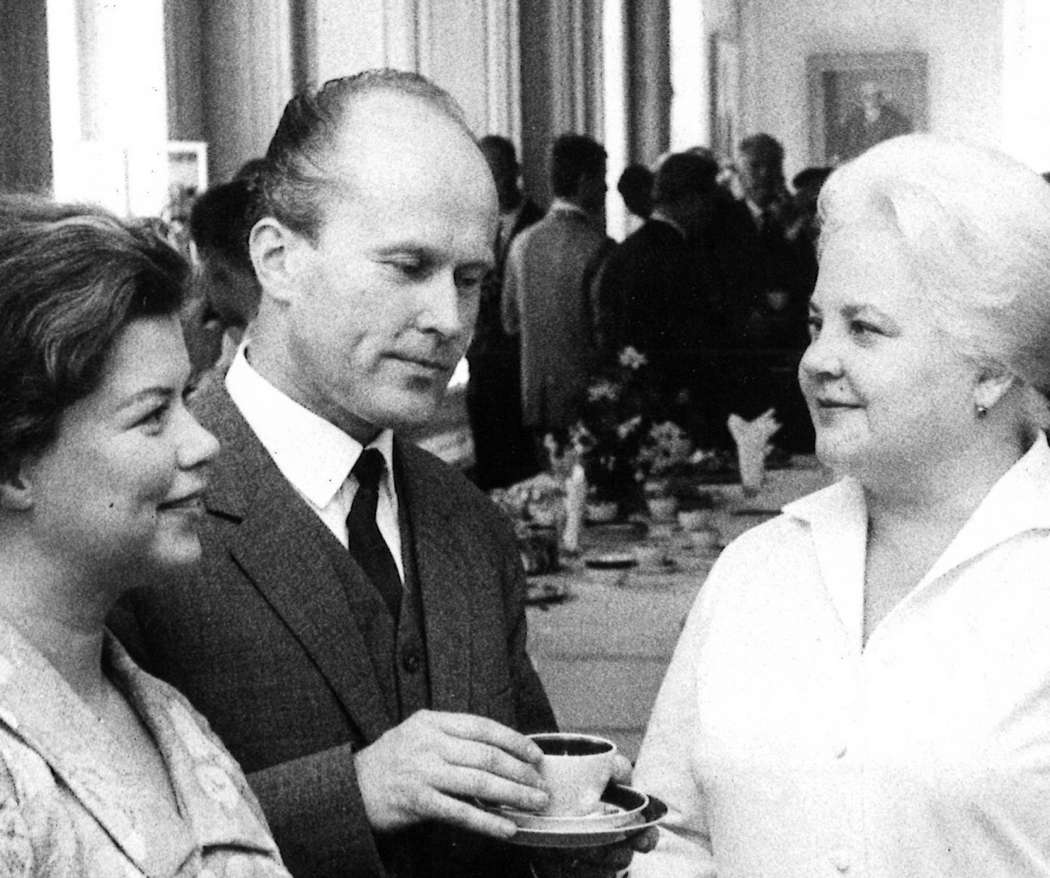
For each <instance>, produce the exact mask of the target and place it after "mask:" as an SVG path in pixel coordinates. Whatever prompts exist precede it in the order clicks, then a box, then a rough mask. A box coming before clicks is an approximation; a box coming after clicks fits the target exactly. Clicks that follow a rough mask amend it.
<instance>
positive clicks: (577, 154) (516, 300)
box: [503, 134, 612, 441]
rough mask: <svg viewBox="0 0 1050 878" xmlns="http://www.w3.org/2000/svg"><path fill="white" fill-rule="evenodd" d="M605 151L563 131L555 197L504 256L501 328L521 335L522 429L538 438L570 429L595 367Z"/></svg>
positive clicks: (554, 159) (554, 155) (556, 151)
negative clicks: (594, 286)
mask: <svg viewBox="0 0 1050 878" xmlns="http://www.w3.org/2000/svg"><path fill="white" fill-rule="evenodd" d="M605 165H606V154H605V149H604V147H602V145H601V144H600V143H598V142H597V141H596V140H594V139H593V138H591V137H587V136H585V135H581V134H563V135H561V136H560V137H559V138H558V139H557V140H555V142H554V145H553V146H552V148H551V158H550V175H551V188H552V189H553V191H554V195H555V199H554V203H553V204H552V205H551V209H550V211H549V212H548V214H547V216H545V217H544V218H543V219H542V220H540V221H539V222H538V223H536V224H535V225H534V226H532V227H531V228H529V229H526V230H525V232H524V233H522V234H521V235H520V236H519V237H518V238H517V239H516V240H515V241H514V243H513V245H512V246H511V248H510V254H509V255H508V257H507V267H506V272H505V275H504V286H503V327H504V329H505V330H506V331H507V333H508V334H510V335H520V337H521V394H522V413H523V418H524V423H525V426H526V427H528V428H530V429H531V430H533V431H534V435H535V436H536V438H537V440H540V441H541V440H542V438H543V436H544V435H545V434H546V433H549V432H551V431H553V430H560V429H563V428H567V427H569V426H571V425H572V424H573V423H574V422H575V420H576V417H577V414H578V407H579V401H580V396H581V394H582V393H583V390H584V388H585V387H586V385H587V381H588V378H589V376H590V374H591V370H592V369H593V368H594V365H595V359H596V353H597V336H596V330H595V326H596V324H597V323H598V322H599V321H600V320H601V318H600V317H599V316H598V315H596V314H595V311H596V306H595V303H594V301H593V300H592V298H591V295H590V287H591V281H592V280H593V278H594V277H595V275H596V273H597V271H598V269H599V267H600V265H601V261H602V259H603V258H604V257H605V255H606V254H607V253H608V250H609V248H610V247H611V246H612V240H611V239H610V238H609V237H608V236H607V235H606V234H605V232H604V231H603V229H604V203H605V193H606V190H607V187H606V183H605V171H606V167H605Z"/></svg>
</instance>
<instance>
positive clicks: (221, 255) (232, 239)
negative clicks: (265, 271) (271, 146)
mask: <svg viewBox="0 0 1050 878" xmlns="http://www.w3.org/2000/svg"><path fill="white" fill-rule="evenodd" d="M251 199H252V188H251V183H250V182H249V181H248V180H246V179H235V180H231V181H230V182H229V183H222V184H220V185H218V186H212V187H211V188H210V189H208V190H207V191H206V192H205V193H204V194H203V195H201V196H200V197H199V198H198V199H197V200H196V201H195V202H194V203H193V208H192V209H191V211H190V235H191V237H192V239H193V245H194V250H195V253H196V266H195V271H194V279H193V280H194V285H195V289H196V293H197V295H198V296H199V297H200V298H201V300H202V302H203V312H202V315H201V319H202V322H203V323H204V324H205V325H207V324H208V323H209V322H210V321H214V322H215V323H216V324H217V325H218V330H219V331H220V332H221V333H222V338H223V346H222V347H223V353H222V356H221V357H220V358H219V360H218V363H217V364H216V365H217V366H218V367H219V368H220V370H221V368H222V366H223V364H225V365H229V362H230V360H231V359H232V356H233V350H235V349H236V346H237V345H238V344H239V343H240V341H241V338H242V337H243V335H244V331H245V329H246V328H247V327H248V324H249V323H251V321H252V320H253V319H254V318H255V313H256V311H258V309H259V297H260V295H261V292H260V288H259V281H258V280H257V279H256V277H255V269H253V268H252V262H251V259H250V258H249V256H248V232H249V231H250V230H251Z"/></svg>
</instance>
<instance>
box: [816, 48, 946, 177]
mask: <svg viewBox="0 0 1050 878" xmlns="http://www.w3.org/2000/svg"><path fill="white" fill-rule="evenodd" d="M806 77H807V80H808V86H809V132H810V133H809V143H810V161H811V163H812V164H814V165H830V166H834V165H838V164H841V163H842V162H844V161H848V160H849V159H851V158H854V157H855V156H857V155H859V154H860V153H862V152H863V151H864V150H866V149H868V148H869V147H871V146H874V145H875V144H876V143H879V142H880V141H883V140H887V139H889V138H890V137H896V136H897V135H900V134H907V133H909V132H911V131H923V130H925V129H926V126H927V115H928V110H927V96H926V55H925V54H924V53H922V52H840V53H828V54H819V55H811V56H810V57H809V58H807V59H806Z"/></svg>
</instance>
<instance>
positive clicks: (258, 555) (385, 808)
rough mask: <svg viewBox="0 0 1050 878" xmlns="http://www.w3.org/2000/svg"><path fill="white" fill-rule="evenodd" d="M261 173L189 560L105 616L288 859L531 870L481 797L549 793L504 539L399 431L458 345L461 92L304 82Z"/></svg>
mask: <svg viewBox="0 0 1050 878" xmlns="http://www.w3.org/2000/svg"><path fill="white" fill-rule="evenodd" d="M261 177H262V179H261V186H262V193H261V194H262V204H261V207H260V210H259V219H258V220H257V222H256V223H255V225H254V227H253V229H252V232H251V236H250V250H251V256H252V262H253V264H254V267H255V271H256V274H257V275H258V278H259V281H260V284H261V286H262V293H263V294H262V301H261V303H260V307H259V312H258V315H257V318H256V321H255V323H254V324H253V330H252V333H251V336H250V338H249V339H248V343H247V346H246V347H242V348H241V350H240V351H239V352H238V354H237V357H236V358H235V360H234V362H233V364H232V366H231V367H230V371H229V373H228V375H227V378H226V381H225V383H224V384H223V383H218V382H217V383H215V384H214V385H212V386H211V387H209V388H207V389H206V390H204V391H202V392H201V393H200V394H199V395H198V397H196V398H195V401H194V406H195V409H196V412H197V415H198V417H199V418H200V420H201V421H202V422H204V423H207V424H208V426H209V429H211V430H212V431H214V433H215V434H216V435H217V436H218V437H219V438H220V441H221V442H222V444H223V453H222V454H221V455H220V458H219V460H218V461H217V463H216V465H215V467H214V473H213V478H212V482H211V485H210V486H209V489H208V492H207V495H206V497H205V500H204V507H205V515H204V523H203V526H202V543H203V547H204V557H203V561H202V570H201V573H200V575H199V577H197V578H196V580H195V581H193V582H187V583H165V584H164V585H158V586H157V587H154V588H148V589H145V590H143V591H141V592H139V593H138V594H136V595H135V596H134V599H133V600H132V602H131V604H130V607H129V608H128V609H129V610H130V614H131V615H130V621H133V622H136V623H137V630H136V628H135V627H134V626H131V627H129V628H127V629H124V628H123V627H122V626H121V625H120V624H117V625H115V627H116V628H117V629H118V633H120V632H121V631H122V630H124V631H125V633H126V635H127V637H128V639H129V640H130V641H131V645H132V647H133V648H134V647H137V649H136V652H137V653H138V654H139V656H140V658H141V660H142V661H143V662H144V664H145V665H146V666H147V667H148V668H149V669H150V670H151V671H153V672H154V673H157V674H158V675H159V676H161V677H163V678H165V679H167V680H170V681H172V682H173V683H174V684H175V685H176V686H178V687H179V688H180V689H181V690H182V691H183V692H184V693H185V694H186V695H187V696H188V697H189V698H190V699H191V701H193V703H194V704H195V705H196V706H197V707H198V708H199V709H200V710H201V712H202V713H204V714H205V716H206V717H207V718H208V719H209V721H210V722H211V723H212V726H213V727H214V729H215V731H216V732H217V733H218V734H219V735H221V736H222V738H223V740H224V741H225V742H226V744H227V746H228V747H229V749H230V751H231V752H232V753H233V754H234V755H235V756H236V758H237V759H238V760H240V762H241V764H242V766H243V767H244V769H245V772H246V774H247V775H248V776H249V780H250V782H251V784H252V786H253V789H254V790H255V792H256V793H257V794H258V796H259V799H260V801H261V803H262V805H263V808H264V810H265V812H266V815H267V818H268V819H269V821H270V825H271V827H272V829H273V831H274V835H275V838H276V839H277V841H278V844H279V846H280V847H281V850H282V853H283V855H284V858H285V861H286V863H287V864H288V866H289V869H290V870H291V872H292V873H293V874H295V875H296V876H302V878H322V876H355V878H356V876H375V878H378V876H387V875H393V876H411V878H416V876H448V878H453V876H454V878H468V876H478V875H493V874H500V875H505V876H519V875H521V876H523V875H526V874H529V872H528V867H529V863H528V862H527V859H526V856H525V854H524V853H523V851H525V850H526V849H521V848H510V847H507V846H505V845H503V844H500V843H498V842H497V841H495V840H500V839H506V838H507V837H509V836H510V835H511V834H512V833H513V824H511V823H510V821H508V820H506V819H505V818H503V817H501V816H497V815H496V814H494V813H491V812H489V811H486V810H483V809H482V808H480V807H479V806H478V799H482V800H485V801H487V802H491V803H495V804H504V805H508V806H513V807H517V808H526V809H534V808H536V807H539V806H541V805H542V804H543V803H544V802H545V801H546V793H544V792H543V791H542V790H541V789H540V788H539V778H538V775H537V772H536V770H535V762H536V760H537V759H538V758H539V753H538V749H537V748H536V747H535V745H534V744H533V743H532V742H531V741H529V740H528V739H527V738H526V737H524V736H523V735H522V734H521V733H522V732H529V731H533V730H537V729H547V728H552V727H553V725H554V718H553V716H552V714H551V709H550V706H549V704H548V701H547V698H546V696H545V695H544V692H543V689H542V687H541V684H540V682H539V679H538V678H537V676H536V673H535V671H534V669H533V667H532V664H531V662H530V660H529V658H528V656H527V654H526V652H525V640H526V631H525V615H524V606H523V596H524V582H523V576H522V572H521V568H520V561H519V558H518V553H517V550H516V547H515V543H514V540H513V537H512V535H511V532H510V529H509V526H508V525H507V523H506V522H505V521H503V520H502V519H501V517H500V516H499V514H498V513H497V512H496V511H495V509H494V507H493V506H492V505H491V504H490V503H489V502H488V500H487V499H486V498H485V497H484V496H483V495H482V494H480V493H479V492H478V491H477V490H476V489H475V488H474V487H473V486H471V485H470V484H469V483H468V482H467V481H466V480H465V479H464V478H463V477H462V476H461V475H460V474H458V473H456V472H455V471H453V470H452V469H451V468H449V467H447V466H446V465H445V464H443V463H441V462H440V461H438V460H437V459H435V458H434V457H432V456H430V455H429V454H426V453H424V452H422V451H420V450H419V449H417V448H415V447H413V446H411V445H409V444H406V443H402V442H400V441H399V440H398V439H397V438H396V437H395V435H394V433H393V432H392V429H391V428H393V430H394V431H396V430H397V429H398V428H401V427H404V426H414V425H417V424H419V423H420V422H422V421H424V420H425V419H426V418H427V417H428V416H429V415H430V414H431V413H432V412H433V410H434V408H435V407H436V405H437V403H438V401H439V400H440V398H441V395H442V393H443V391H444V388H445V386H446V384H447V382H448V379H449V376H450V374H451V372H452V370H453V368H454V367H455V365H456V363H457V362H458V360H459V359H460V357H461V356H462V355H463V352H464V350H465V348H466V345H467V343H468V341H469V335H470V329H471V327H472V326H473V323H474V318H475V315H476V312H477V307H478V298H479V290H480V284H481V280H482V278H483V277H484V275H485V274H486V272H488V271H489V270H490V269H491V267H492V247H491V242H492V237H493V234H494V231H495V223H496V198H495V193H494V190H493V184H492V180H491V177H490V175H489V173H488V171H487V169H486V167H485V163H484V160H483V158H482V156H481V154H480V152H479V151H478V149H477V147H476V145H475V143H474V141H473V138H472V137H471V135H470V133H469V130H468V129H467V127H466V124H465V123H464V121H463V117H462V114H461V111H460V110H459V108H458V107H457V106H456V105H455V103H454V102H453V101H452V99H451V98H450V97H449V96H448V95H447V94H446V93H445V92H443V91H441V90H440V89H438V88H437V87H435V86H433V85H432V84H431V83H429V82H428V81H427V80H425V79H423V78H422V77H419V76H416V75H414V74H407V73H398V72H395V71H370V72H366V73H363V74H358V75H356V76H352V77H347V78H345V79H341V80H333V81H332V82H330V83H328V84H327V85H325V86H324V87H323V88H322V89H321V90H320V91H319V92H317V93H316V94H313V95H306V96H301V97H297V98H294V99H293V100H292V101H291V102H290V103H289V104H288V106H287V107H286V109H285V112H284V115H283V116H282V119H281V122H280V124H279V125H278V128H277V131H276V133H275V134H274V137H273V140H272V141H271V144H270V148H269V151H268V153H267V158H266V166H265V168H264V169H263V172H262V175H261ZM348 549H349V551H348ZM115 621H117V622H119V621H120V620H119V619H118V620H115ZM125 621H129V619H128V618H126V619H125ZM494 839H495V840H494ZM577 853H578V852H577ZM629 853H630V852H629V851H627V850H626V849H621V850H620V851H618V853H617V856H618V857H619V858H618V859H616V857H614V856H613V855H609V856H610V859H609V860H608V861H607V862H608V869H607V870H603V871H604V873H605V874H610V875H611V871H609V870H611V869H613V868H614V867H622V865H623V864H624V863H623V859H624V857H625V856H629ZM595 856H597V854H596V855H595ZM613 860H615V862H614V861H613Z"/></svg>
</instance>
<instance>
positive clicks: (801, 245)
mask: <svg viewBox="0 0 1050 878" xmlns="http://www.w3.org/2000/svg"><path fill="white" fill-rule="evenodd" d="M738 151H739V172H740V185H741V188H742V189H743V193H744V197H743V199H741V200H740V201H735V202H732V203H731V204H730V205H729V207H728V208H727V209H726V211H725V214H724V217H722V218H721V219H722V220H723V221H722V222H720V223H719V228H718V233H719V239H718V249H719V252H720V254H721V257H720V258H721V262H722V267H723V270H724V273H725V279H726V288H727V289H728V290H729V291H730V292H731V298H730V299H729V300H728V303H727V308H726V311H727V321H728V332H727V341H728V344H730V345H731V346H732V348H733V349H734V350H735V351H736V356H735V358H734V359H735V363H734V364H733V372H734V373H735V376H734V378H733V379H732V382H733V384H734V385H735V386H734V387H733V388H732V390H731V391H729V396H730V398H732V399H734V400H735V406H736V409H737V412H738V413H739V414H740V415H742V416H744V417H745V418H749V419H750V418H753V417H755V416H756V415H758V414H760V413H761V412H764V411H765V410H766V409H768V408H770V407H772V408H775V409H776V411H777V419H778V420H779V421H780V422H781V423H782V424H783V427H782V429H781V431H780V433H779V434H778V435H777V439H776V442H777V444H778V445H781V446H783V447H784V448H785V449H786V450H789V451H793V452H811V451H812V450H813V436H812V427H811V426H810V424H809V417H808V415H807V414H806V408H805V404H804V402H803V400H802V396H801V394H800V393H799V390H798V385H797V382H796V380H795V373H796V370H797V367H798V359H799V357H800V356H801V353H802V349H803V348H804V347H805V345H806V341H807V337H806V305H807V302H808V301H809V294H810V292H811V289H812V287H811V286H808V284H811V283H812V268H811V265H812V259H813V258H814V257H813V253H812V250H813V248H812V244H811V243H810V242H809V241H808V240H806V239H803V238H802V237H800V236H796V237H794V238H792V237H791V236H789V235H788V227H789V223H790V221H791V219H792V214H793V207H792V198H791V194H790V193H789V192H788V189H787V186H786V184H785V182H784V149H783V147H782V146H781V145H780V142H779V141H778V140H777V139H776V138H774V137H772V136H771V135H769V134H764V133H760V134H753V135H751V136H750V137H746V138H744V139H743V140H742V141H741V142H740V145H739V147H738Z"/></svg>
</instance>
